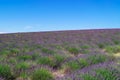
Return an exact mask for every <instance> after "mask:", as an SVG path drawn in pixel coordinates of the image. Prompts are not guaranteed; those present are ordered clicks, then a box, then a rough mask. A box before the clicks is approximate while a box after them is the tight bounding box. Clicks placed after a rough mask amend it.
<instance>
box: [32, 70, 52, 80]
mask: <svg viewBox="0 0 120 80" xmlns="http://www.w3.org/2000/svg"><path fill="white" fill-rule="evenodd" d="M32 80H54V78H53V75H52V73H51V72H49V71H48V70H46V69H40V70H36V71H35V72H33V75H32Z"/></svg>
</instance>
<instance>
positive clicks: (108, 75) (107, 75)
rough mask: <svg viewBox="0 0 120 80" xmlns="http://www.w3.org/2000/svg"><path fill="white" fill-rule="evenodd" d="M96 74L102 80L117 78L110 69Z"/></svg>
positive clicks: (97, 71)
mask: <svg viewBox="0 0 120 80" xmlns="http://www.w3.org/2000/svg"><path fill="white" fill-rule="evenodd" d="M96 74H97V76H98V78H101V79H102V80H116V76H115V75H114V74H113V73H112V71H110V70H108V69H97V70H96ZM101 79H100V80H101Z"/></svg>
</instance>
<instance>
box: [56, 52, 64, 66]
mask: <svg viewBox="0 0 120 80" xmlns="http://www.w3.org/2000/svg"><path fill="white" fill-rule="evenodd" d="M54 58H55V62H56V63H58V64H60V63H62V62H63V61H64V60H65V57H64V56H62V55H57V54H56V55H54Z"/></svg>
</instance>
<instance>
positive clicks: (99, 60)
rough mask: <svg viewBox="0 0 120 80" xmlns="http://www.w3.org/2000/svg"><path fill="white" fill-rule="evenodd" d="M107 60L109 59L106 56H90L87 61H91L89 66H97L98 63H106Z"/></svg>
mask: <svg viewBox="0 0 120 80" xmlns="http://www.w3.org/2000/svg"><path fill="white" fill-rule="evenodd" d="M106 58H107V57H106V55H103V54H97V55H92V56H89V57H88V58H87V59H88V60H89V64H97V63H102V62H105V61H106Z"/></svg>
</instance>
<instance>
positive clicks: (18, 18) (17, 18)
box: [0, 0, 120, 33]
mask: <svg viewBox="0 0 120 80" xmlns="http://www.w3.org/2000/svg"><path fill="white" fill-rule="evenodd" d="M99 28H100V29H101V28H120V0H0V33H3V32H10V33H11V32H35V31H56V30H57V31H58V30H80V29H99Z"/></svg>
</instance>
